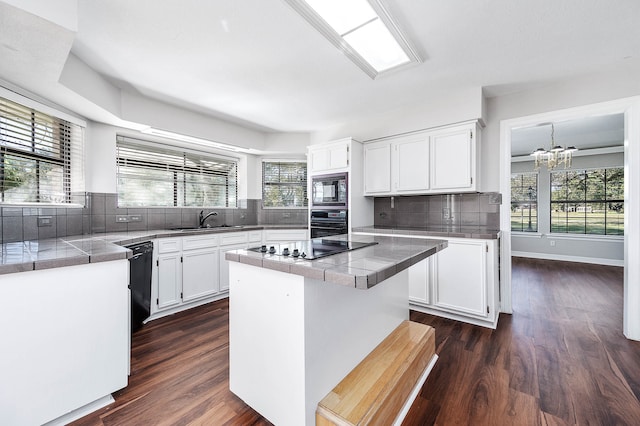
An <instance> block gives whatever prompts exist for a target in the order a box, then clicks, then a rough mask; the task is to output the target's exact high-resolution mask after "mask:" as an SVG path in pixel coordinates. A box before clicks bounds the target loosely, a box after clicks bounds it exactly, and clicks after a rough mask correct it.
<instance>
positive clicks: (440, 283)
mask: <svg viewBox="0 0 640 426" xmlns="http://www.w3.org/2000/svg"><path fill="white" fill-rule="evenodd" d="M434 275H435V280H434V281H433V301H432V304H433V306H434V307H436V308H438V309H443V310H446V311H453V312H459V313H461V314H467V315H474V316H478V317H481V318H487V316H488V315H489V309H490V308H489V305H488V303H487V243H486V242H485V241H484V240H480V241H477V240H455V241H454V240H449V246H448V247H447V248H446V249H445V250H442V251H441V252H439V253H438V254H437V256H436V258H435V268H434Z"/></svg>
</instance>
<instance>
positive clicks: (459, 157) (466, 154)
mask: <svg viewBox="0 0 640 426" xmlns="http://www.w3.org/2000/svg"><path fill="white" fill-rule="evenodd" d="M474 133H475V132H474V130H473V128H472V127H471V126H465V127H463V128H452V129H446V130H442V131H439V132H435V133H433V134H432V135H431V136H430V138H431V160H432V162H431V189H433V190H446V191H470V190H475V182H474V180H475V174H476V173H475V168H476V162H475V156H476V144H475V139H474Z"/></svg>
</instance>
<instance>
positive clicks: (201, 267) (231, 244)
mask: <svg viewBox="0 0 640 426" xmlns="http://www.w3.org/2000/svg"><path fill="white" fill-rule="evenodd" d="M307 233H308V231H307V230H306V229H273V230H267V231H264V232H263V231H262V230H255V231H239V232H224V233H219V234H206V233H205V234H202V235H192V236H185V237H171V238H160V239H158V240H156V241H155V242H154V247H155V250H154V253H153V255H154V262H153V265H154V268H153V274H152V284H151V319H156V318H160V317H163V316H165V315H169V314H172V313H175V312H179V311H182V310H185V309H189V308H192V307H195V306H198V305H201V304H204V303H208V302H211V301H213V300H217V299H221V298H223V297H227V295H228V291H229V263H228V262H227V260H226V259H225V253H226V252H227V251H229V250H236V249H246V248H249V247H257V246H260V245H261V244H262V241H263V240H264V239H265V238H268V241H269V242H272V243H277V242H283V241H297V240H304V239H307ZM263 234H264V235H263Z"/></svg>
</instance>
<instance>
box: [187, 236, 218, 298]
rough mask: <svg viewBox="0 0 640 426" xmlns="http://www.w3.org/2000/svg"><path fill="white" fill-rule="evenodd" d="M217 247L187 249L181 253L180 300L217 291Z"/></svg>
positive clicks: (199, 296) (204, 295) (201, 296)
mask: <svg viewBox="0 0 640 426" xmlns="http://www.w3.org/2000/svg"><path fill="white" fill-rule="evenodd" d="M217 270H218V249H217V248H216V249H211V248H209V249H201V250H189V251H185V252H183V254H182V301H183V302H190V301H192V300H195V299H200V298H203V297H206V296H210V295H212V294H215V293H217V292H218V291H219V290H220V289H219V288H218V274H215V273H212V272H213V271H217Z"/></svg>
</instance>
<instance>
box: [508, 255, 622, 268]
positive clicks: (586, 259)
mask: <svg viewBox="0 0 640 426" xmlns="http://www.w3.org/2000/svg"><path fill="white" fill-rule="evenodd" d="M511 256H512V257H528V258H530V259H543V260H562V261H564V262H579V263H591V264H594V265H606V266H622V267H624V260H618V259H602V258H599V257H582V256H567V255H563V254H550V253H535V252H527V251H512V252H511Z"/></svg>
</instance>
